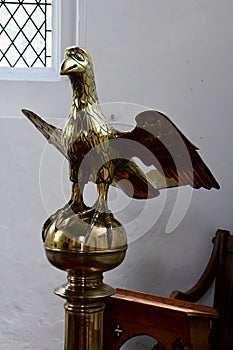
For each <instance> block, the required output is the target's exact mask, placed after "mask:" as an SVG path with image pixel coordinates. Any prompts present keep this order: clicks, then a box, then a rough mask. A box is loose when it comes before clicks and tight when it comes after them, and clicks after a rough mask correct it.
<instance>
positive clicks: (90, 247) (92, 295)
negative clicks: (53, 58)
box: [22, 47, 219, 350]
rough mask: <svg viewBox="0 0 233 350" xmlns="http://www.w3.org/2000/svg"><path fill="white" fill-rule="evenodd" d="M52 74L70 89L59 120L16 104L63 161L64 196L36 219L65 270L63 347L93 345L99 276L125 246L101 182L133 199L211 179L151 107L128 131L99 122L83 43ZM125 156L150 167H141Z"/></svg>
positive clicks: (206, 184)
mask: <svg viewBox="0 0 233 350" xmlns="http://www.w3.org/2000/svg"><path fill="white" fill-rule="evenodd" d="M60 74H61V75H68V77H69V78H70V81H71V85H72V89H73V99H72V105H71V109H70V114H69V116H68V118H67V121H66V124H65V126H64V128H63V129H60V128H57V127H55V126H53V125H51V124H48V123H47V122H46V121H44V120H43V119H42V118H40V117H39V116H38V115H37V114H35V113H33V112H31V111H28V110H25V109H24V110H23V111H22V112H23V113H24V114H25V116H26V117H27V118H28V119H29V120H30V121H31V122H32V123H33V124H34V125H35V126H36V127H37V129H38V130H39V131H40V132H41V133H42V134H43V135H44V136H45V137H46V139H47V140H48V142H49V143H51V144H52V145H54V146H55V147H56V148H57V149H58V150H59V151H60V152H61V153H62V154H63V155H64V156H65V157H66V158H67V160H68V162H69V173H70V181H71V182H72V193H71V197H70V200H69V202H68V203H67V204H66V205H65V206H64V207H63V208H61V209H59V210H58V211H57V212H56V213H54V214H53V215H51V216H50V218H49V219H48V220H47V221H46V222H45V224H44V227H43V239H44V241H45V250H46V254H47V257H48V259H49V261H50V262H51V263H52V264H53V265H54V266H56V267H58V268H60V269H62V270H65V271H67V272H68V283H67V284H65V285H63V286H61V287H59V288H57V289H56V290H55V293H56V294H57V295H59V296H61V297H63V298H66V299H67V300H68V303H66V306H65V309H66V314H67V317H66V322H67V327H66V338H65V349H66V350H72V349H74V348H80V349H94V350H95V349H98V350H100V349H102V337H101V336H100V334H101V333H102V318H101V317H102V316H101V315H102V313H103V309H104V303H102V302H100V301H98V302H97V299H98V300H100V299H101V298H103V297H105V296H108V295H111V294H112V293H113V292H114V289H113V288H112V287H110V286H107V285H105V284H103V283H102V273H103V272H104V271H107V270H110V269H112V268H114V267H116V266H118V265H119V264H120V263H121V262H122V260H123V259H124V256H125V252H126V248H127V243H126V242H127V241H126V234H125V230H124V228H123V226H122V225H121V224H120V223H119V222H118V221H117V220H116V219H115V218H114V216H113V214H112V213H111V211H110V210H109V209H108V203H107V200H108V198H107V196H108V189H109V186H117V187H119V188H121V189H122V190H123V191H124V192H125V194H126V195H128V196H130V197H133V198H136V199H149V198H154V197H156V196H158V195H159V192H160V190H162V189H163V188H168V187H174V186H184V185H190V186H192V187H193V188H197V189H198V188H201V187H203V188H206V189H211V188H219V185H218V183H217V181H216V180H215V178H214V176H213V175H212V174H211V172H210V170H209V169H208V167H207V166H206V165H205V163H204V162H203V160H202V159H201V157H200V156H199V154H198V152H197V148H196V147H195V146H194V145H193V144H192V143H191V142H190V141H189V140H188V139H187V138H186V137H185V136H184V135H183V134H182V132H181V131H180V130H179V129H178V128H177V127H176V126H175V125H174V123H173V122H172V121H171V120H170V119H169V118H168V117H167V116H165V115H164V114H162V113H160V112H157V111H153V110H147V111H144V112H142V113H140V114H138V115H137V116H136V127H135V128H134V129H133V130H132V131H130V132H121V131H118V130H116V129H114V128H113V127H112V126H111V125H110V124H109V123H108V122H107V120H106V119H105V116H104V114H103V112H102V110H101V108H100V105H99V102H98V97H97V92H96V85H95V80H94V71H93V65H92V61H91V58H90V56H89V55H88V53H87V52H86V51H85V50H83V49H81V48H79V47H70V48H68V49H66V53H65V58H64V61H63V63H62V66H61V71H60ZM133 157H137V158H139V159H140V160H141V161H142V162H143V163H144V164H145V165H146V166H151V165H152V166H154V170H151V171H150V172H149V173H147V174H145V173H144V171H143V170H142V169H141V168H140V167H139V166H138V165H137V164H136V163H135V161H134V160H133ZM120 180H128V181H120ZM89 181H92V182H94V183H95V184H96V187H97V194H98V197H97V200H96V202H95V204H94V205H93V206H92V207H91V208H90V207H88V206H87V205H86V204H85V198H84V195H83V194H84V188H85V185H86V184H87V183H88V182H89ZM129 183H131V185H130V184H129ZM132 188H133V191H132ZM90 314H92V316H93V317H92V318H91V319H90ZM68 326H69V329H70V331H68ZM74 329H75V331H73V330H74ZM83 329H85V331H83ZM96 329H97V330H98V332H97V331H96Z"/></svg>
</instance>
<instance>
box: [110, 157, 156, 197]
mask: <svg viewBox="0 0 233 350" xmlns="http://www.w3.org/2000/svg"><path fill="white" fill-rule="evenodd" d="M114 163H115V171H114V182H113V184H112V185H114V186H116V187H119V188H121V189H122V191H124V192H125V193H126V194H127V195H128V196H129V197H133V198H136V199H147V198H154V197H157V196H158V195H159V191H158V190H157V188H155V187H154V185H153V184H151V183H150V181H148V179H147V177H146V175H145V174H144V173H143V171H142V170H141V169H140V168H139V167H138V166H137V164H136V163H134V162H133V161H131V160H127V159H115V160H114ZM122 180H123V181H122Z"/></svg>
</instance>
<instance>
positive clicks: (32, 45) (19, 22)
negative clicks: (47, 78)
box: [0, 0, 52, 68]
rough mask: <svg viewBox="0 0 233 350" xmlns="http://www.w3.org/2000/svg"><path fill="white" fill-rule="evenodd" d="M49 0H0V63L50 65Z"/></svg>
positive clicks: (50, 14) (3, 64)
mask: <svg viewBox="0 0 233 350" xmlns="http://www.w3.org/2000/svg"><path fill="white" fill-rule="evenodd" d="M51 23H52V1H49V0H43V1H38V0H28V1H27V0H24V1H20V0H18V1H7V0H0V66H1V67H18V68H21V67H51V47H52V33H51V32H52V29H51V28H52V27H51Z"/></svg>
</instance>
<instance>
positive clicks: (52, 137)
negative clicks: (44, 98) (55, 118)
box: [22, 109, 67, 157]
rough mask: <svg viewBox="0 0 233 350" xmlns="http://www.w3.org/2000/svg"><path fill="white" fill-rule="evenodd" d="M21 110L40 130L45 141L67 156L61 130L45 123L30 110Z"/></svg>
mask: <svg viewBox="0 0 233 350" xmlns="http://www.w3.org/2000/svg"><path fill="white" fill-rule="evenodd" d="M22 112H23V114H24V115H25V116H26V117H27V118H28V119H29V120H30V121H31V122H32V123H33V124H34V126H35V127H36V128H37V129H38V130H39V131H40V132H41V134H42V135H44V137H45V138H46V139H47V141H48V142H49V143H51V144H52V145H53V146H54V147H56V148H57V149H58V151H60V152H61V153H62V154H63V156H65V157H67V156H66V152H65V150H64V148H63V145H62V142H61V134H62V130H61V129H59V128H57V127H55V126H53V125H52V124H49V123H47V122H46V121H45V120H44V119H42V118H41V117H40V116H38V115H37V114H36V113H34V112H32V111H29V110H27V109H22Z"/></svg>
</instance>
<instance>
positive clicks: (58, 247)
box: [45, 213, 127, 274]
mask: <svg viewBox="0 0 233 350" xmlns="http://www.w3.org/2000/svg"><path fill="white" fill-rule="evenodd" d="M104 215H106V214H104V213H103V214H100V215H99V217H98V219H97V220H96V222H95V224H94V225H93V224H92V222H91V217H88V216H87V217H85V218H81V217H80V216H79V215H78V214H75V213H73V214H72V215H71V216H69V217H68V218H64V220H61V221H60V222H59V224H58V222H57V220H54V222H53V223H52V224H51V225H50V227H48V229H47V234H46V240H45V251H46V255H47V258H48V260H49V261H50V263H51V264H52V265H54V266H55V267H57V268H59V269H62V270H65V271H67V272H69V273H73V274H81V273H82V274H93V273H97V274H99V273H102V272H104V271H108V270H111V269H113V268H115V267H117V266H118V265H119V264H120V263H121V262H122V261H123V259H124V257H125V253H126V249H127V238H126V232H125V230H124V228H123V226H122V225H121V224H120V223H119V221H117V220H116V219H115V218H114V216H113V215H112V214H110V215H109V216H108V227H106V222H105V220H104Z"/></svg>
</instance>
